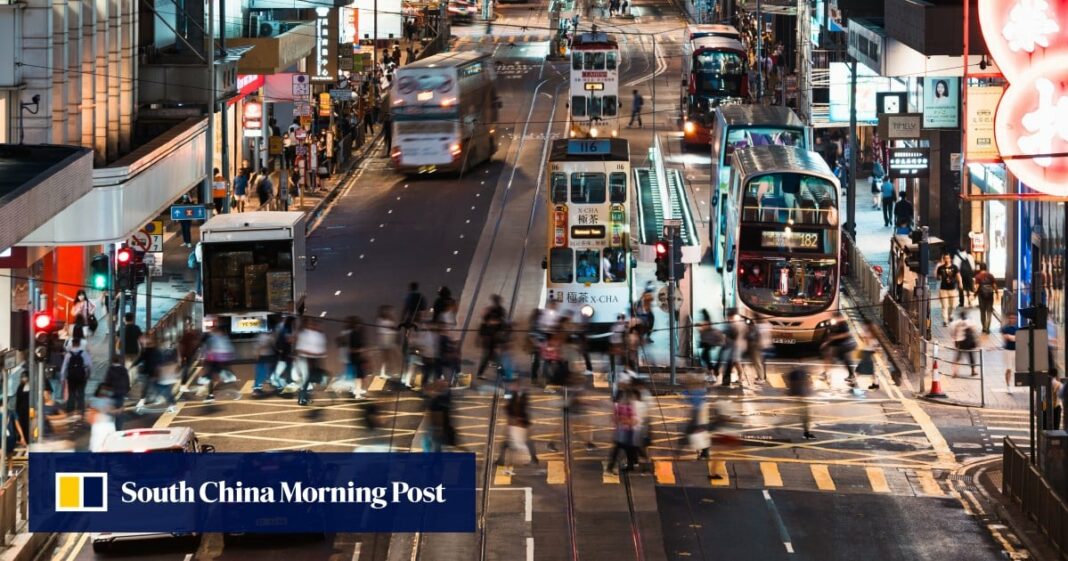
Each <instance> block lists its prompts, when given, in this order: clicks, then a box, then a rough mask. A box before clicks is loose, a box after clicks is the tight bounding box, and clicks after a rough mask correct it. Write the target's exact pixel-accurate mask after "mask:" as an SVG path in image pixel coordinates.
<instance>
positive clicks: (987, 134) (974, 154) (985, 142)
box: [964, 86, 1005, 163]
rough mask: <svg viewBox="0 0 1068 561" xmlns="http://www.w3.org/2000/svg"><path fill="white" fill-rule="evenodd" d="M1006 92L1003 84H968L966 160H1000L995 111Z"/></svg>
mask: <svg viewBox="0 0 1068 561" xmlns="http://www.w3.org/2000/svg"><path fill="white" fill-rule="evenodd" d="M1004 92H1005V89H1004V88H1002V87H1001V86H968V115H967V117H966V118H965V126H966V127H968V144H967V146H965V147H964V160H965V161H967V162H968V163H990V162H997V161H1000V159H1001V158H1000V157H999V156H998V146H997V143H995V142H994V113H996V112H997V110H998V102H999V101H1001V95H1002V94H1003V93H1004Z"/></svg>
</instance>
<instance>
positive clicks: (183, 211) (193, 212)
mask: <svg viewBox="0 0 1068 561" xmlns="http://www.w3.org/2000/svg"><path fill="white" fill-rule="evenodd" d="M274 138H277V137H274ZM207 219H208V208H207V207H205V206H204V205H172V206H171V220H207Z"/></svg>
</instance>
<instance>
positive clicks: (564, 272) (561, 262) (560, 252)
mask: <svg viewBox="0 0 1068 561" xmlns="http://www.w3.org/2000/svg"><path fill="white" fill-rule="evenodd" d="M573 269H574V262H573V261H572V254H571V248H570V247H554V248H552V249H550V250H549V282H551V283H554V284H559V283H569V282H575V276H574V274H573Z"/></svg>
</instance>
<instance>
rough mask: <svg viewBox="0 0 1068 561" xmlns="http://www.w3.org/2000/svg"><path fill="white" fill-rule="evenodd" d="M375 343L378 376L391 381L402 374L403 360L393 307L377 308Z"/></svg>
mask: <svg viewBox="0 0 1068 561" xmlns="http://www.w3.org/2000/svg"><path fill="white" fill-rule="evenodd" d="M375 341H376V343H377V347H378V366H379V367H378V369H377V370H378V376H379V377H380V378H386V379H392V378H394V377H399V376H400V375H401V374H403V372H401V363H402V362H403V360H402V357H401V348H400V332H399V331H398V330H397V319H396V317H395V315H394V313H393V306H379V307H378V317H376V318H375Z"/></svg>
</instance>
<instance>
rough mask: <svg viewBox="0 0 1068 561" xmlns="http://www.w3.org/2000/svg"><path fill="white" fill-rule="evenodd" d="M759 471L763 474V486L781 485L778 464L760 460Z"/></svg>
mask: <svg viewBox="0 0 1068 561" xmlns="http://www.w3.org/2000/svg"><path fill="white" fill-rule="evenodd" d="M760 473H761V474H763V476H764V486H765V487H782V475H781V474H780V473H779V464H777V463H775V462H760Z"/></svg>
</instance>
